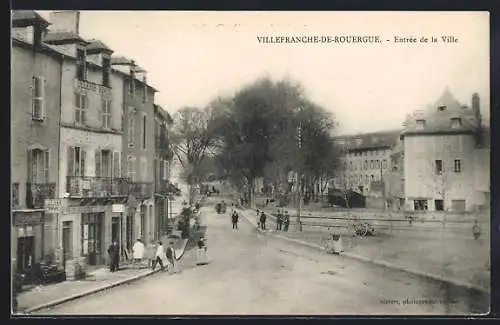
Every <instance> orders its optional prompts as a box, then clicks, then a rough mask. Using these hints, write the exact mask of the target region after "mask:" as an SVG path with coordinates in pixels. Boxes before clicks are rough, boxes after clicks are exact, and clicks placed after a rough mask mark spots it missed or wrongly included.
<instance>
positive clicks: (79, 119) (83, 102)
mask: <svg viewBox="0 0 500 325" xmlns="http://www.w3.org/2000/svg"><path fill="white" fill-rule="evenodd" d="M86 108H87V96H86V95H84V94H80V93H75V123H78V124H85V121H86V116H85V109H86Z"/></svg>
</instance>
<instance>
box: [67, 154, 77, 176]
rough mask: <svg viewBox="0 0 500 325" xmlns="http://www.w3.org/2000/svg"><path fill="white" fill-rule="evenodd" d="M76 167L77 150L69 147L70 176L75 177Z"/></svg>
mask: <svg viewBox="0 0 500 325" xmlns="http://www.w3.org/2000/svg"><path fill="white" fill-rule="evenodd" d="M74 166H75V148H74V147H68V175H67V176H75V175H74V170H73V167H74Z"/></svg>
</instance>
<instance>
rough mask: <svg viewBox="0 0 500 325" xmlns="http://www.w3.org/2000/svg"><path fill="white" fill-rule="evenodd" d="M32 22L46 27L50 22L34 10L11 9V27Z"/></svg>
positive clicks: (31, 23) (22, 25)
mask: <svg viewBox="0 0 500 325" xmlns="http://www.w3.org/2000/svg"><path fill="white" fill-rule="evenodd" d="M34 24H38V25H42V26H43V27H47V26H49V25H50V23H49V22H48V21H47V20H46V19H45V18H43V17H42V16H40V14H38V13H37V12H35V11H34V10H13V11H12V27H27V26H32V25H34Z"/></svg>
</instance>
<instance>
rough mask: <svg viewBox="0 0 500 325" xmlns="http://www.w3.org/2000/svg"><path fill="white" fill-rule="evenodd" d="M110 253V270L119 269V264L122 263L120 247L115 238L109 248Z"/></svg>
mask: <svg viewBox="0 0 500 325" xmlns="http://www.w3.org/2000/svg"><path fill="white" fill-rule="evenodd" d="M108 254H109V270H110V271H111V272H115V271H118V266H119V263H120V248H119V247H118V242H117V241H116V239H115V240H113V243H112V244H111V245H110V246H109V248H108Z"/></svg>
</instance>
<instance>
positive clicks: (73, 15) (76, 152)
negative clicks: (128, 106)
mask: <svg viewBox="0 0 500 325" xmlns="http://www.w3.org/2000/svg"><path fill="white" fill-rule="evenodd" d="M79 18H80V16H79V12H75V11H64V12H52V13H51V17H50V21H51V23H52V26H51V30H50V32H49V33H48V34H47V35H46V36H45V39H44V42H45V43H47V44H49V45H50V46H51V47H52V48H55V49H56V50H57V51H59V52H60V53H63V54H64V56H65V60H64V63H63V72H62V76H61V85H62V86H61V123H60V125H61V127H60V142H59V180H60V182H59V188H58V197H59V198H63V201H64V209H63V211H61V213H60V214H59V216H58V232H59V236H58V237H59V243H58V251H59V255H60V258H62V261H63V263H64V261H67V260H70V259H74V258H77V257H84V258H85V259H86V262H87V263H88V264H89V265H102V264H106V263H107V262H108V254H107V253H106V251H107V247H108V246H109V245H110V244H111V243H112V241H113V240H117V241H119V242H120V244H122V237H123V236H122V232H123V231H122V227H123V226H122V225H123V216H122V212H123V208H121V209H118V210H114V209H113V205H115V204H117V205H121V206H123V204H124V203H125V202H126V201H127V198H128V187H127V183H126V180H125V179H124V178H123V177H122V173H121V152H122V119H121V112H122V107H123V96H122V92H121V88H120V87H119V86H117V85H114V84H113V83H112V78H111V65H110V60H111V58H110V57H111V53H112V51H111V50H110V49H108V48H107V47H105V46H101V44H99V43H100V42H89V41H86V40H84V39H83V38H82V37H80V36H79V30H78V29H79Z"/></svg>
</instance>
